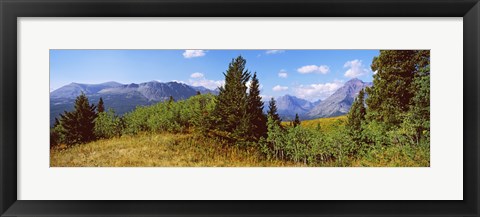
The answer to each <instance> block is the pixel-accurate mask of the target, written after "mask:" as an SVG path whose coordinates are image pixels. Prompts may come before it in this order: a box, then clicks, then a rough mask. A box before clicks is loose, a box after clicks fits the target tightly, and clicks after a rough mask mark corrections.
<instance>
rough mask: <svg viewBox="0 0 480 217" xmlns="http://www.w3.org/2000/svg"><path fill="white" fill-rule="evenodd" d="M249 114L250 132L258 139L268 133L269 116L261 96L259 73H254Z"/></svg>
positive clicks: (249, 99)
mask: <svg viewBox="0 0 480 217" xmlns="http://www.w3.org/2000/svg"><path fill="white" fill-rule="evenodd" d="M247 103H248V104H247V105H248V114H249V115H250V133H251V135H252V137H253V139H254V140H256V141H258V139H260V137H263V136H265V135H266V133H267V117H266V116H265V114H264V113H263V101H262V97H260V83H259V81H258V79H257V73H254V74H253V77H252V80H251V83H250V89H249V93H248V99H247Z"/></svg>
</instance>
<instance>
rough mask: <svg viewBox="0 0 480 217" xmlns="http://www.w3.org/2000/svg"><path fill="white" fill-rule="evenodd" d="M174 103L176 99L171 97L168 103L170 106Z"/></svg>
mask: <svg viewBox="0 0 480 217" xmlns="http://www.w3.org/2000/svg"><path fill="white" fill-rule="evenodd" d="M172 102H175V99H173V96H170V97H169V98H168V103H169V104H170V103H172Z"/></svg>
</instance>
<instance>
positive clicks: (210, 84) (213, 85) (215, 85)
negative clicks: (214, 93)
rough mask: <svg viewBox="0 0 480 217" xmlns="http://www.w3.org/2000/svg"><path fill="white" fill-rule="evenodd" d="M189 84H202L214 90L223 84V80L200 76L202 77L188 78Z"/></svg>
mask: <svg viewBox="0 0 480 217" xmlns="http://www.w3.org/2000/svg"><path fill="white" fill-rule="evenodd" d="M189 84H190V85H192V86H194V87H198V86H202V87H206V88H208V89H210V90H215V89H217V88H218V87H221V86H223V85H224V84H225V81H223V80H218V81H214V80H208V79H205V78H202V79H190V80H189Z"/></svg>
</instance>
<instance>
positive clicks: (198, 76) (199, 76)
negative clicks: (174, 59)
mask: <svg viewBox="0 0 480 217" xmlns="http://www.w3.org/2000/svg"><path fill="white" fill-rule="evenodd" d="M190 78H203V74H202V73H200V72H195V73H193V74H191V75H190Z"/></svg>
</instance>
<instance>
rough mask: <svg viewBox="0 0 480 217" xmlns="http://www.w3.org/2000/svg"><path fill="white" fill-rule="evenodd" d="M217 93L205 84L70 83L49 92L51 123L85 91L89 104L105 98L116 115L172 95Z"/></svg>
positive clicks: (68, 108)
mask: <svg viewBox="0 0 480 217" xmlns="http://www.w3.org/2000/svg"><path fill="white" fill-rule="evenodd" d="M197 91H199V92H200V93H202V94H205V93H211V94H218V90H210V89H208V88H205V87H193V86H189V85H187V84H184V83H178V82H167V83H161V82H158V81H150V82H144V83H140V84H135V83H131V84H120V83H117V82H107V83H102V84H78V83H71V84H68V85H65V86H63V87H61V88H59V89H57V90H55V91H52V92H51V93H50V124H51V125H52V124H53V123H54V121H55V117H58V116H59V115H60V114H61V113H63V112H64V111H70V110H72V109H73V104H74V101H75V98H76V97H77V96H78V95H80V94H81V93H82V92H83V93H85V95H87V97H88V99H89V101H90V103H93V104H97V103H98V100H99V99H100V97H102V99H103V101H104V104H105V107H106V108H107V109H108V108H112V109H114V110H115V113H117V114H120V115H122V114H124V113H126V112H129V111H132V110H133V109H135V108H136V107H137V106H146V105H152V104H155V103H157V102H161V101H165V100H168V99H169V98H170V96H172V97H173V98H174V100H183V99H187V98H189V97H191V96H193V95H196V94H197Z"/></svg>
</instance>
